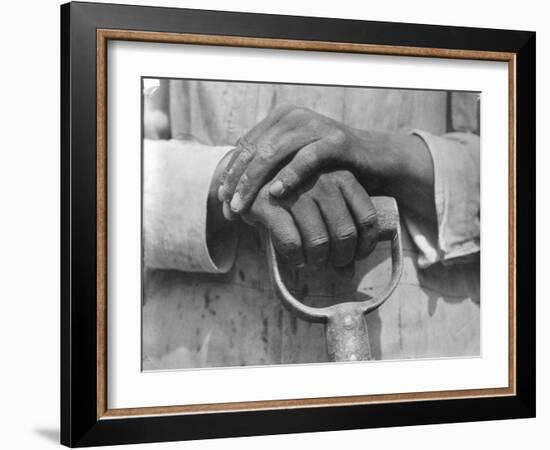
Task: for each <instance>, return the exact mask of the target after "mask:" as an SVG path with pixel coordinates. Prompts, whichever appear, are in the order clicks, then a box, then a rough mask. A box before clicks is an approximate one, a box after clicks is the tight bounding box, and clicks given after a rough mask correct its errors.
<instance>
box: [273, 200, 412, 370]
mask: <svg viewBox="0 0 550 450" xmlns="http://www.w3.org/2000/svg"><path fill="white" fill-rule="evenodd" d="M372 201H373V204H374V206H375V208H376V210H377V222H376V224H375V226H376V227H377V228H378V233H379V240H380V241H387V240H389V241H391V258H392V274H391V279H390V282H389V284H388V286H386V289H385V290H384V291H383V292H382V294H381V295H379V296H378V297H377V298H374V299H371V300H366V301H362V302H345V303H339V304H335V305H332V306H328V307H325V308H316V307H313V306H308V305H304V304H303V303H302V302H301V301H299V300H298V299H296V298H295V297H294V296H293V295H292V294H291V293H290V291H289V290H288V289H287V287H286V285H285V283H284V281H283V278H282V276H281V273H280V270H279V264H278V260H277V254H276V252H275V248H274V246H273V241H272V240H271V236H270V235H269V233H268V234H267V235H266V248H267V260H268V265H269V271H270V273H271V278H272V281H273V284H274V286H275V290H276V292H277V294H278V295H279V296H280V298H281V301H282V303H283V305H284V306H285V307H286V308H287V309H289V310H290V311H291V312H293V313H294V314H296V315H297V316H298V317H300V318H302V319H303V320H306V321H308V322H319V323H324V324H325V325H326V332H327V345H328V350H329V356H330V358H331V359H332V360H335V361H342V360H345V361H350V360H367V359H370V344H369V341H368V332H367V327H366V321H365V317H364V315H365V314H367V313H369V312H371V311H373V310H375V309H376V308H378V307H380V305H382V304H383V303H384V302H385V301H386V300H387V299H388V298H389V296H390V295H391V294H392V293H393V291H394V290H395V288H396V287H397V283H398V282H399V279H400V278H401V273H402V271H403V249H402V244H401V227H400V223H399V211H398V209H397V203H396V201H395V199H393V198H391V197H372Z"/></svg>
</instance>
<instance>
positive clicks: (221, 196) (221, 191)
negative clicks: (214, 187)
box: [218, 184, 225, 202]
mask: <svg viewBox="0 0 550 450" xmlns="http://www.w3.org/2000/svg"><path fill="white" fill-rule="evenodd" d="M218 200H219V201H220V202H223V201H224V200H225V189H224V188H223V184H222V185H221V186H220V187H219V188H218Z"/></svg>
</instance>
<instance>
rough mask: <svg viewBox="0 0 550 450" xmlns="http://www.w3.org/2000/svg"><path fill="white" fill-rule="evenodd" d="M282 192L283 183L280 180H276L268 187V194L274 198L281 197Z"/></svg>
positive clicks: (283, 189) (283, 188)
mask: <svg viewBox="0 0 550 450" xmlns="http://www.w3.org/2000/svg"><path fill="white" fill-rule="evenodd" d="M284 191H285V186H284V185H283V182H282V181H281V180H276V181H274V182H273V183H271V186H269V193H270V194H271V195H274V196H275V197H278V196H279V195H282V194H283V192H284Z"/></svg>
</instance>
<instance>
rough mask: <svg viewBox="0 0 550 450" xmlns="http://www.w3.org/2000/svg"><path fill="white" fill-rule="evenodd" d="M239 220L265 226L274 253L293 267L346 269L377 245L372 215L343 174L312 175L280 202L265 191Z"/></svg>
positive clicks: (349, 176) (350, 177) (363, 194)
mask: <svg viewBox="0 0 550 450" xmlns="http://www.w3.org/2000/svg"><path fill="white" fill-rule="evenodd" d="M243 218H244V219H245V220H246V221H247V222H250V223H255V224H258V223H259V224H261V225H263V226H264V227H265V228H266V229H267V230H268V231H269V232H270V233H271V235H272V238H273V243H274V245H275V248H276V250H277V253H278V254H279V255H280V256H281V257H282V259H283V260H284V261H285V262H286V263H288V264H292V265H295V266H297V267H300V266H302V265H304V264H305V262H306V261H307V263H308V264H309V263H313V264H315V265H321V264H323V263H325V262H326V261H327V260H330V261H331V263H332V264H333V265H334V266H337V267H341V266H345V265H347V264H349V263H350V262H352V261H353V259H354V257H355V258H360V257H364V256H366V255H368V254H369V253H370V252H371V251H372V250H373V249H374V247H375V245H376V242H377V240H378V229H377V226H376V209H375V208H374V206H373V204H372V201H371V199H370V197H369V196H368V194H367V192H366V191H365V189H364V188H363V187H362V186H361V185H360V184H359V182H358V181H357V180H356V179H355V177H354V176H353V175H352V174H351V173H350V172H348V171H346V170H338V171H334V172H328V173H321V174H318V175H315V176H313V177H312V178H311V179H310V181H308V182H307V183H306V184H303V185H302V186H301V187H300V188H299V189H298V190H297V191H296V192H295V193H293V194H292V195H289V196H287V197H285V198H284V199H276V198H274V197H273V196H271V195H270V193H269V186H268V185H266V186H264V187H263V188H262V189H261V190H260V192H259V194H258V196H257V197H256V199H255V200H254V202H253V203H252V206H251V208H250V209H249V211H248V212H247V213H245V214H244V215H243Z"/></svg>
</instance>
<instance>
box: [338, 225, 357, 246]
mask: <svg viewBox="0 0 550 450" xmlns="http://www.w3.org/2000/svg"><path fill="white" fill-rule="evenodd" d="M335 236H336V239H337V240H338V241H340V242H342V241H350V240H354V239H357V229H356V228H355V226H353V225H347V226H342V227H339V228H337V229H336V231H335Z"/></svg>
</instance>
